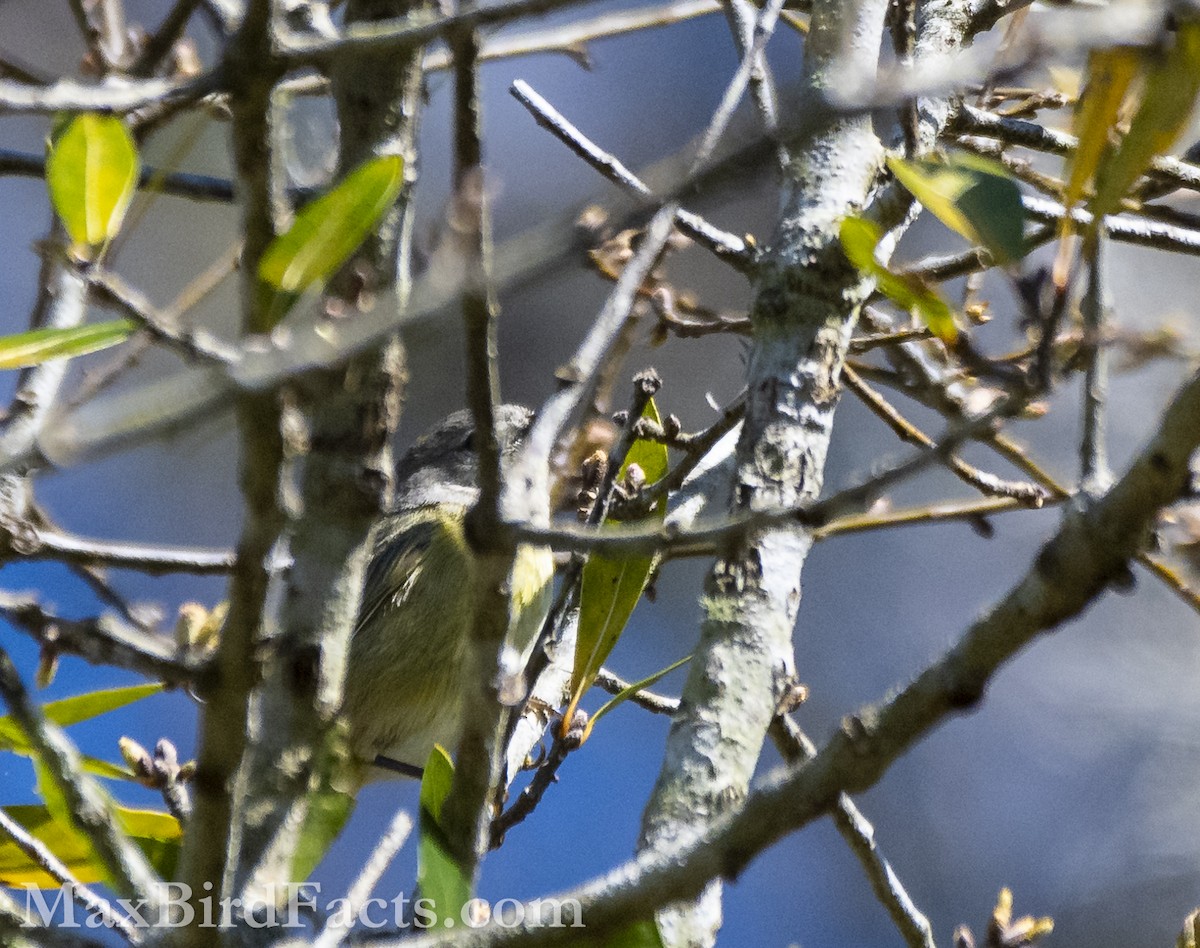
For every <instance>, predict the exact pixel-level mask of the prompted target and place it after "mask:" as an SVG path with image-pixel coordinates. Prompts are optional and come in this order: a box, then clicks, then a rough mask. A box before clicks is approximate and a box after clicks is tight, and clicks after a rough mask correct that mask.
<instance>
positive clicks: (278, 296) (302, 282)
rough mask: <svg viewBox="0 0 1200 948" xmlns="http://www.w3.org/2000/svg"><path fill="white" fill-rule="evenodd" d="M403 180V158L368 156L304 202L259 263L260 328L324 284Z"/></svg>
mask: <svg viewBox="0 0 1200 948" xmlns="http://www.w3.org/2000/svg"><path fill="white" fill-rule="evenodd" d="M403 183H404V159H403V158H401V157H400V156H398V155H385V156H384V157H381V158H373V159H371V160H369V161H366V162H364V163H363V164H361V165H359V166H358V167H357V168H355V169H354V170H353V171H351V172H350V173H349V174H348V175H346V177H345V178H343V179H342V180H341V181H340V182H339V183H338V184H337V185H336V186H334V187H333V189H332V190H330V191H328V192H327V193H326V194H323V195H322V196H321V197H319V198H317V199H316V200H314V201H311V202H309V203H308V204H306V205H305V206H304V207H303V208H301V210H300V211H299V213H297V214H296V219H295V221H293V223H292V226H291V227H289V228H288V229H287V231H286V232H285V233H282V234H280V235H279V236H278V237H276V238H275V239H274V240H273V241H271V244H270V245H269V246H268V247H267V249H266V251H265V252H264V253H263V256H262V259H261V260H260V261H259V264H258V278H259V283H260V294H259V301H260V302H259V305H260V322H261V323H262V325H260V326H259V328H260V329H263V330H266V329H270V328H271V327H272V326H274V325H275V324H276V323H278V322H279V320H280V319H282V318H283V317H284V315H286V313H287V311H288V309H290V308H291V306H292V305H293V304H294V303H295V301H296V300H297V299H298V298H299V297H300V295H301V294H303V293H304V292H305V291H307V290H309V289H315V288H317V287H319V286H323V285H324V283H325V281H326V280H328V279H329V278H330V277H331V276H333V274H334V273H336V272H337V271H338V269H339V268H340V267H341V266H342V264H344V263H345V262H346V261H347V260H349V259H350V257H351V255H352V254H353V253H354V252H355V251H356V250H357V249H358V248H359V247H360V246H361V245H362V242H363V241H364V240H366V239H367V235H368V234H370V233H371V231H372V230H373V229H374V228H375V226H376V224H378V223H379V220H380V218H381V217H383V215H384V213H385V212H386V211H387V209H388V208H389V207H391V206H392V204H393V203H394V202H395V200H396V195H398V194H399V193H400V187H401V185H402V184H403Z"/></svg>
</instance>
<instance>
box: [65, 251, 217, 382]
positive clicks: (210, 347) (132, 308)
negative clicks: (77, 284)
mask: <svg viewBox="0 0 1200 948" xmlns="http://www.w3.org/2000/svg"><path fill="white" fill-rule="evenodd" d="M85 278H86V279H87V283H88V287H89V288H90V289H91V290H92V291H93V292H94V294H95V296H96V302H98V303H100V304H101V305H102V306H107V307H110V308H112V309H115V310H117V311H118V312H120V313H122V314H123V315H125V316H127V317H129V318H130V319H132V320H133V321H134V322H135V323H137V324H138V326H140V327H141V328H142V329H144V330H145V331H146V332H147V333H149V335H150V336H151V337H152V338H154V339H155V340H157V341H158V342H160V343H162V344H164V345H166V346H168V347H169V348H171V349H173V350H175V351H176V352H178V353H179V354H180V355H182V356H183V357H184V358H186V359H189V360H191V361H194V362H200V363H204V364H209V365H228V364H229V363H231V362H232V361H233V360H234V353H235V351H236V350H234V349H233V347H231V346H226V345H224V344H222V343H221V342H220V341H219V340H218V339H216V337H214V336H213V335H211V334H210V333H207V332H204V331H203V330H196V329H193V328H192V327H190V326H180V325H177V324H174V323H173V321H172V320H171V319H170V318H168V317H167V316H166V315H165V314H163V313H161V312H160V311H158V310H157V309H155V307H154V304H153V303H151V302H150V300H148V299H147V298H146V297H145V296H144V295H142V293H141V292H140V291H139V290H137V289H135V288H134V287H132V286H130V285H129V284H128V283H126V282H125V281H124V280H123V279H121V277H119V276H118V275H117V274H116V273H113V272H112V271H111V270H105V269H103V268H102V267H89V268H88V269H87V271H86V274H85Z"/></svg>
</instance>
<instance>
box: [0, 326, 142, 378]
mask: <svg viewBox="0 0 1200 948" xmlns="http://www.w3.org/2000/svg"><path fill="white" fill-rule="evenodd" d="M135 328H136V327H135V326H134V324H133V323H132V322H130V321H129V320H128V319H114V320H111V321H109V322H103V323H88V324H87V325H86V326H73V327H71V328H70V329H33V330H30V331H29V332H19V333H15V334H14V335H11V336H0V369H18V368H23V367H25V366H28V365H40V364H41V363H43V362H46V361H48V360H50V359H62V358H68V357H71V356H81V355H87V353H89V352H97V351H99V350H100V349H107V348H109V347H110V346H115V345H116V344H117V343H119V342H124V341H125V339H127V338H128V337H129V334H130V333H132V332H133V330H134V329H135Z"/></svg>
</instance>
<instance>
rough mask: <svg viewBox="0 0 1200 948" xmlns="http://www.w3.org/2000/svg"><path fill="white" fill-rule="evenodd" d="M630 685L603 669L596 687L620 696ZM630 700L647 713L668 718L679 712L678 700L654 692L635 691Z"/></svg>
mask: <svg viewBox="0 0 1200 948" xmlns="http://www.w3.org/2000/svg"><path fill="white" fill-rule="evenodd" d="M629 684H630V683H629V682H627V681H626V680H625V679H624V678H622V677H621V676H620V675H617V674H615V673H613V672H611V671H609V670H608V669H607V668H601V669H600V671H599V673H598V674H597V675H596V685H597V686H598V687H600V688H603V689H604V690H605V691H607V692H608V693H609V694H610V695H619V694H620V693H621V692H622V691H624V690H625V689H626V688H628V687H629ZM629 700H630V701H632V702H633V703H634V704H636V705H637V706H638V707H639V708H645V709H646V710H647V711H652V712H654V713H655V714H665V715H667V716H668V717H669V716H670V715H672V714H674V713H675V712H676V711H678V710H679V699H678V698H670V697H667V696H666V695H660V694H655V693H654V692H653V691H647V690H646V689H644V688H643V689H642V690H641V691H635V692H634V693H633V694H631V695H630V696H629Z"/></svg>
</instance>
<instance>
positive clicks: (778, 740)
mask: <svg viewBox="0 0 1200 948" xmlns="http://www.w3.org/2000/svg"><path fill="white" fill-rule="evenodd" d="M770 735H771V739H772V741H773V742H774V744H775V747H776V749H777V750H778V751H779V755H780V756H781V757H782V758H783V759H784V761H785V762H786V763H788V764H791V765H792V766H797V765H799V764H801V763H803V762H804V761H806V760H811V759H812V758H813V757H815V756H816V754H817V748H816V745H815V744H813V742H812V741H811V740H809V738H808V735H807V734H805V733H804V731H802V730H801V729H800V726H799V725H798V724H797V723H796V722H795V721H794V720H792V718H791V716H790V715H787V714H781V715H778V716H777V717H776V718H775V720H774V721H772V722H771V730H770ZM832 817H833V825H834V826H835V827H837V831H838V833H839V834H840V835H841V837H842V839H844V840H845V841H846V843H847V845H848V846H849V847H850V851H851V852H852V853H854V855H855V856H856V857H857V859H858V862H859V865H860V866H862V868H863V872H864V873H866V876H867V879H868V880H869V881H870V883H871V889H872V890H873V891H874V892H875V897H876V898H877V899H878V900H879V902H880V904H881V905H883V907H884V908H885V909H887V913H888V915H890V916H891V918H892V922H893V923H894V924H895V926H896V928H897V929H898V930H899V932H900V934H901V935H902V936H903V938H904V941H905V943H907V944H908V945H909V946H910V948H934V942H933V929H932V928H931V926H930V924H929V919H928V918H926V917H925V914H924V913H923V912H922V911H921V910H920V909H918V908H917V906H916V904H915V903H914V902H913V900H912V897H911V896H910V895H909V894H908V892H907V890H906V889H905V888H904V885H903V884H902V883H901V882H900V878H899V877H898V876H897V875H896V873H895V871H894V870H893V869H892V867H891V864H890V863H888V861H887V859H885V858H884V856H883V853H881V852H880V851H879V846H878V844H877V843H876V842H875V828H874V827H873V826H872V825H871V823H870V821H869V820H868V819H867V818H866V817H865V816H863V813H862V811H861V810H860V809H859V808H858V806H857V805H856V804H855V803H854V801H853V800H851V799H850V797H849V796H847V795H846V794H844V793H843V794H840V795H839V796H838V799H837V804H836V805H835V806H834V807H833V811H832Z"/></svg>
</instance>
